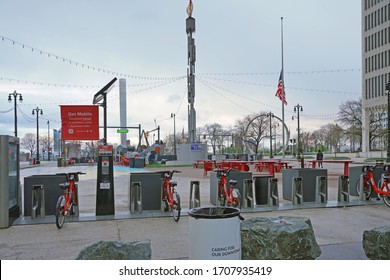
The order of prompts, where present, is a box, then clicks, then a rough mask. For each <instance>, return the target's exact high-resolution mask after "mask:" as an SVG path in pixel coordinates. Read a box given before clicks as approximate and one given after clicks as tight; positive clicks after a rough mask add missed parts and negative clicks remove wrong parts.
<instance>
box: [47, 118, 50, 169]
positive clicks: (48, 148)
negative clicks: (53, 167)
mask: <svg viewBox="0 0 390 280" xmlns="http://www.w3.org/2000/svg"><path fill="white" fill-rule="evenodd" d="M47 160H48V161H50V121H49V120H48V121H47Z"/></svg>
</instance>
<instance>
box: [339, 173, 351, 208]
mask: <svg viewBox="0 0 390 280" xmlns="http://www.w3.org/2000/svg"><path fill="white" fill-rule="evenodd" d="M337 200H338V202H349V177H348V176H340V177H339V191H338V196H337Z"/></svg>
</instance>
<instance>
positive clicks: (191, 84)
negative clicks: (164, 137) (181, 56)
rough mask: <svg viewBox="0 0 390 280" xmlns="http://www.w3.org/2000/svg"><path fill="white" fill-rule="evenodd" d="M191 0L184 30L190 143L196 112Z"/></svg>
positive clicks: (192, 137)
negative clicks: (186, 48)
mask: <svg viewBox="0 0 390 280" xmlns="http://www.w3.org/2000/svg"><path fill="white" fill-rule="evenodd" d="M192 10H193V5H192V0H190V3H189V4H188V7H187V14H188V18H187V20H186V32H187V37H188V68H187V86H188V138H189V142H190V143H194V142H196V112H195V107H194V103H195V60H196V58H195V56H196V54H195V39H194V38H192V33H194V32H195V19H194V18H193V17H192Z"/></svg>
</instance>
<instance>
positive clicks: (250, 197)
mask: <svg viewBox="0 0 390 280" xmlns="http://www.w3.org/2000/svg"><path fill="white" fill-rule="evenodd" d="M254 197H255V196H254V191H253V181H252V179H244V185H243V194H242V207H244V208H248V207H251V208H254V207H255V203H254V200H255V199H254Z"/></svg>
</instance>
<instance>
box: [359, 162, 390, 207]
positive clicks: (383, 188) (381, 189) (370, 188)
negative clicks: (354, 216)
mask: <svg viewBox="0 0 390 280" xmlns="http://www.w3.org/2000/svg"><path fill="white" fill-rule="evenodd" d="M375 168H376V166H370V165H365V166H363V169H362V171H363V186H360V179H359V180H358V181H357V182H356V192H357V193H358V195H359V196H360V193H361V191H363V193H364V196H365V198H366V200H369V199H370V197H371V195H372V193H373V192H375V193H376V194H378V199H380V198H381V197H382V199H383V202H384V203H385V204H386V205H387V206H389V207H390V165H384V166H383V171H384V173H383V174H382V175H381V178H380V179H379V181H378V183H375V179H374V175H373V170H374V169H375Z"/></svg>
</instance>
